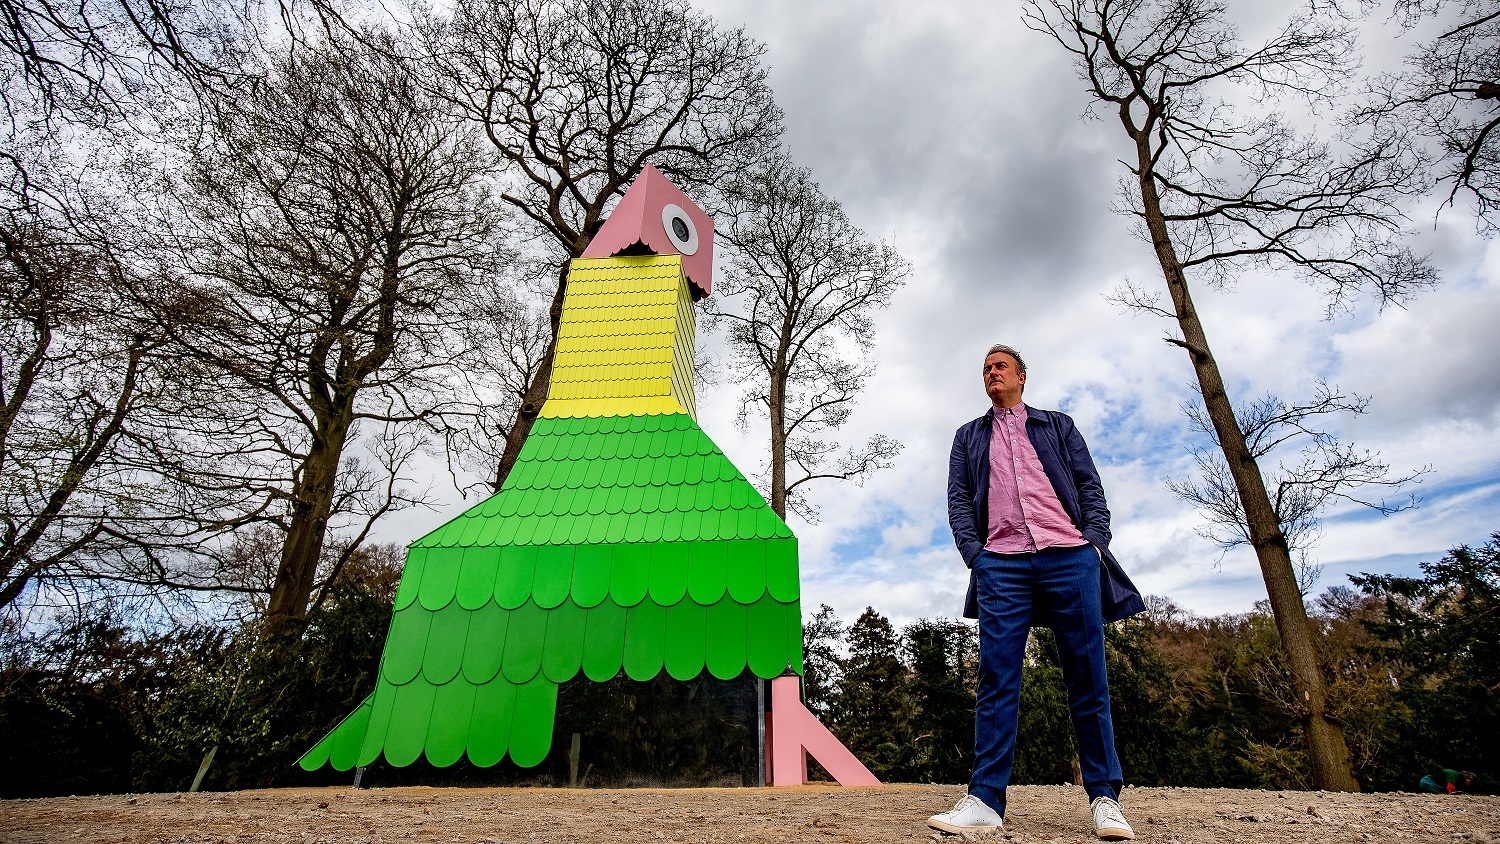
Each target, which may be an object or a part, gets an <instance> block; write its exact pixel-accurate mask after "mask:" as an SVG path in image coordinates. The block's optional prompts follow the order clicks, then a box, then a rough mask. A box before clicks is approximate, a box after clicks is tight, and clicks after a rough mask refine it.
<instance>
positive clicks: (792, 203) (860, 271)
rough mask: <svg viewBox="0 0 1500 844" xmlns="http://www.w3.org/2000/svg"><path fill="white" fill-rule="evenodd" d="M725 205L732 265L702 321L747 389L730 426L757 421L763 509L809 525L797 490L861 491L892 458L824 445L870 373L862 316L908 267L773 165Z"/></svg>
mask: <svg viewBox="0 0 1500 844" xmlns="http://www.w3.org/2000/svg"><path fill="white" fill-rule="evenodd" d="M726 206H727V208H726V211H727V213H726V214H725V215H724V217H723V219H724V220H725V226H724V233H723V234H724V239H725V240H726V241H728V242H729V243H730V244H731V246H732V247H733V249H732V251H731V253H730V254H731V256H732V258H731V263H730V266H729V271H728V273H727V276H726V278H725V279H724V280H723V281H722V282H720V285H719V290H720V293H721V299H720V300H719V303H718V304H716V305H715V306H714V310H712V311H710V313H711V315H712V319H713V320H715V321H719V322H723V323H724V324H726V325H727V331H726V334H727V337H728V340H729V346H730V348H731V349H733V350H734V352H735V353H736V356H735V358H734V359H733V361H732V363H731V366H732V367H733V368H734V370H735V373H736V375H737V376H739V380H740V381H741V382H742V383H744V384H746V385H747V386H746V390H745V393H744V397H743V398H742V400H741V405H740V424H741V425H743V424H745V422H746V420H747V418H748V414H749V413H750V412H751V411H752V410H753V411H754V412H756V413H760V412H764V413H765V414H766V416H767V418H768V419H769V421H770V434H771V437H770V446H771V449H770V452H771V454H770V471H769V481H770V483H769V492H770V496H769V498H770V503H771V509H772V510H775V511H776V513H777V515H779V516H781V517H782V518H786V514H787V512H788V511H791V512H794V513H797V514H798V515H800V516H802V517H803V518H804V519H807V520H809V521H813V520H815V519H816V517H817V508H815V507H814V506H813V505H812V504H811V503H810V502H809V501H808V500H807V497H806V494H805V493H806V487H805V486H804V485H805V484H808V483H810V482H812V481H815V480H820V479H830V478H831V479H839V480H853V481H855V482H856V483H859V482H862V481H863V480H864V478H865V477H866V476H867V475H868V474H869V473H870V472H872V471H874V470H875V469H878V468H885V467H888V466H889V465H890V463H891V460H892V459H893V458H895V456H896V455H897V454H898V453H899V452H900V450H901V444H900V443H898V442H896V441H895V440H892V439H891V438H889V437H886V436H884V435H876V436H873V437H871V438H870V440H869V442H867V443H865V444H864V446H862V447H859V448H853V449H843V448H840V446H839V445H838V444H837V443H836V442H832V441H830V440H828V439H826V435H827V434H828V433H829V432H831V431H833V430H834V429H837V428H839V427H841V426H843V425H844V423H846V422H847V421H849V415H850V413H851V412H852V411H853V409H854V404H855V401H856V399H857V398H858V396H859V393H860V391H861V390H862V389H863V388H864V385H865V382H866V380H868V378H869V377H870V375H871V374H872V373H873V372H874V364H873V363H872V362H871V360H870V356H871V352H872V351H873V349H874V345H875V326H874V322H873V319H872V317H873V312H874V311H876V310H878V309H881V308H885V307H887V306H889V305H890V302H891V296H892V295H894V294H895V292H896V291H897V290H899V289H900V288H901V286H902V285H903V284H904V283H905V280H906V276H907V273H908V272H909V271H910V265H909V264H908V263H907V262H906V261H905V260H904V259H903V258H902V257H901V256H900V255H898V254H897V253H896V250H895V249H894V248H893V247H891V246H890V245H888V244H886V243H876V242H873V241H870V240H869V239H867V238H866V237H865V234H864V232H862V231H860V230H859V229H858V228H856V227H855V226H854V224H853V223H851V222H849V218H848V217H847V216H846V215H845V214H844V209H843V208H842V207H841V206H840V205H839V203H838V202H837V201H836V200H834V199H832V198H830V197H829V196H827V195H826V194H824V193H823V190H822V188H820V187H819V186H818V184H817V182H815V181H813V179H812V176H811V174H810V173H809V172H808V171H807V170H806V169H804V168H800V167H797V166H796V165H794V164H792V163H791V162H790V161H789V160H787V159H786V158H785V157H784V156H779V157H777V158H774V159H772V160H770V161H769V162H768V163H767V164H765V165H763V166H762V167H760V168H757V169H755V170H753V171H751V172H749V173H747V174H745V176H744V177H743V178H740V179H737V180H736V181H735V182H734V183H733V184H732V186H731V187H730V188H729V189H728V190H727V191H726Z"/></svg>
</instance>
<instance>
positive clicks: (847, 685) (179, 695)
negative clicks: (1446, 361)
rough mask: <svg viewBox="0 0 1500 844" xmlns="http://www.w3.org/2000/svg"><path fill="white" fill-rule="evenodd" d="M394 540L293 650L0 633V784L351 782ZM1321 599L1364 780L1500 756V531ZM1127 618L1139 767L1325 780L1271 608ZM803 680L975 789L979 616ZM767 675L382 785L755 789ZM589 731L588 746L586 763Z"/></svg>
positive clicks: (904, 636) (1032, 747) (890, 763)
mask: <svg viewBox="0 0 1500 844" xmlns="http://www.w3.org/2000/svg"><path fill="white" fill-rule="evenodd" d="M393 551H394V549H386V551H385V552H384V553H374V554H364V555H361V556H360V557H359V558H358V559H357V560H355V561H353V562H352V563H351V565H349V566H348V567H346V571H345V573H344V574H343V575H342V576H341V578H340V580H339V581H338V583H337V585H336V587H335V589H334V590H333V593H332V594H331V596H330V599H329V600H328V601H327V602H325V604H324V605H323V607H321V608H320V609H319V610H318V612H317V613H316V614H315V615H314V617H313V619H312V621H311V624H310V626H309V628H308V630H307V634H306V635H305V636H304V637H303V638H302V640H301V641H300V643H299V644H298V646H297V648H296V650H295V651H294V652H292V653H290V654H278V655H274V656H273V655H268V654H267V653H266V651H265V650H264V649H262V648H258V647H257V646H256V645H257V642H258V636H259V631H258V629H257V628H255V626H254V625H253V624H247V625H244V626H241V627H216V626H199V627H190V628H181V629H173V630H170V631H165V632H162V631H155V632H153V631H152V630H151V629H142V628H140V627H137V626H135V625H134V624H133V622H132V619H131V618H130V617H127V615H128V614H127V613H124V612H123V611H122V610H121V609H120V608H119V607H118V606H115V605H111V604H102V605H97V606H94V607H92V608H90V609H87V610H83V611H77V612H74V613H70V614H67V615H65V616H62V617H59V618H57V619H55V620H54V622H53V623H51V624H50V625H47V626H44V627H42V628H39V629H28V628H23V627H21V626H20V625H19V624H18V623H15V622H11V623H10V626H8V627H6V628H4V629H3V630H0V736H4V738H5V741H4V742H3V744H0V754H3V760H0V795H3V796H6V797H20V796H41V795H56V794H85V793H96V792H122V791H180V790H185V789H186V788H187V787H188V785H189V784H190V783H191V782H192V781H193V778H194V776H195V774H196V772H197V771H198V769H199V767H200V765H201V763H202V760H203V758H204V755H205V754H206V753H207V751H208V750H209V748H217V750H216V751H215V753H214V758H213V762H212V764H211V765H210V766H209V769H208V772H207V774H206V776H205V777H204V780H203V787H204V788H207V789H237V788H254V787H265V786H277V785H294V784H314V783H324V784H328V783H336V782H344V783H347V782H349V781H350V780H351V778H352V775H351V774H348V773H338V772H332V771H326V770H325V771H321V772H318V773H316V774H307V773H304V772H302V771H300V770H298V769H296V768H295V767H294V762H295V761H296V759H297V758H298V756H300V754H301V753H302V752H303V751H305V750H306V749H307V748H308V747H310V746H311V745H312V744H313V743H314V742H315V741H316V740H317V739H318V738H319V737H320V736H321V735H322V734H323V733H324V732H326V731H327V730H328V729H329V728H331V727H332V726H333V725H334V724H335V723H336V722H337V721H338V719H339V718H341V717H342V716H343V715H344V713H346V712H348V711H349V710H350V709H352V708H353V707H354V705H356V704H357V703H358V702H359V701H360V700H361V699H362V698H363V697H364V696H365V695H366V694H368V692H369V691H370V689H371V688H373V685H374V677H375V669H376V666H377V664H378V661H379V657H380V646H381V643H382V642H383V641H384V636H385V629H386V626H387V625H388V623H389V617H390V603H391V600H392V598H393V595H394V590H395V586H396V583H397V581H398V579H399V567H398V565H397V563H396V560H397V559H398V555H397V554H395V553H392V552H393ZM1353 580H1354V585H1353V586H1352V587H1351V586H1343V585H1339V586H1334V587H1332V588H1329V589H1328V590H1327V591H1325V592H1324V593H1323V594H1322V595H1320V596H1318V597H1317V598H1316V599H1315V600H1313V601H1311V603H1310V607H1309V608H1310V610H1311V611H1312V615H1313V617H1314V624H1316V625H1317V626H1318V628H1319V629H1318V633H1319V634H1320V635H1319V641H1320V644H1321V647H1322V657H1323V661H1324V664H1325V669H1326V670H1327V672H1328V676H1329V677H1330V678H1331V679H1332V681H1333V682H1332V686H1331V693H1332V700H1333V701H1334V704H1335V710H1334V711H1335V712H1336V714H1337V715H1338V717H1339V719H1340V724H1341V726H1342V727H1343V730H1344V733H1345V736H1346V738H1347V740H1348V743H1349V746H1350V752H1351V756H1352V758H1353V760H1354V770H1355V774H1356V776H1357V777H1358V779H1359V781H1360V784H1361V786H1362V787H1364V788H1366V789H1370V790H1414V789H1415V787H1416V783H1417V780H1418V779H1420V778H1421V776H1422V775H1423V774H1424V773H1428V772H1431V771H1436V770H1437V769H1439V768H1442V767H1448V768H1463V769H1467V770H1473V771H1476V772H1478V773H1479V775H1480V779H1479V782H1478V787H1479V788H1478V790H1481V791H1489V792H1493V791H1494V790H1495V789H1494V778H1495V776H1496V774H1497V771H1500V766H1497V765H1496V764H1495V763H1496V761H1497V760H1500V731H1496V730H1495V729H1494V725H1495V724H1497V723H1500V703H1497V697H1496V692H1497V691H1500V623H1497V622H1500V534H1496V535H1495V537H1494V538H1493V539H1492V541H1491V542H1489V543H1488V544H1486V545H1484V546H1483V547H1480V548H1468V547H1459V548H1455V549H1453V550H1452V551H1451V552H1449V554H1448V555H1446V556H1445V557H1444V558H1443V559H1442V560H1440V561H1437V562H1433V563H1425V564H1423V566H1422V576H1420V577H1414V578H1404V577H1392V576H1364V577H1357V578H1354V579H1353ZM1149 605H1150V610H1149V612H1148V613H1147V614H1145V615H1144V616H1140V617H1137V618H1135V619H1131V620H1129V621H1125V622H1121V623H1117V624H1113V625H1110V626H1109V628H1108V659H1109V670H1110V687H1111V692H1112V697H1113V705H1114V718H1115V731H1116V736H1117V739H1118V744H1119V749H1120V754H1121V761H1122V763H1123V765H1124V769H1125V773H1126V778H1127V782H1128V783H1130V784H1134V785H1143V786H1144V785H1182V786H1196V787H1243V788H1288V789H1294V788H1306V787H1307V786H1308V781H1307V770H1308V767H1309V766H1308V764H1307V760H1306V758H1305V751H1304V750H1303V748H1304V744H1303V742H1302V741H1301V736H1300V730H1301V727H1300V722H1299V710H1298V707H1297V701H1296V700H1295V697H1294V696H1293V695H1292V694H1291V693H1290V688H1291V686H1290V681H1289V677H1288V674H1287V671H1286V668H1285V665H1284V663H1283V657H1282V654H1281V650H1280V648H1279V647H1278V642H1277V638H1276V636H1277V634H1276V628H1275V625H1274V624H1273V623H1272V620H1271V618H1270V617H1269V614H1268V612H1267V611H1266V610H1264V609H1263V608H1257V609H1256V611H1254V612H1250V613H1246V614H1239V615H1224V616H1216V617H1212V618H1200V617H1197V616H1194V615H1192V614H1190V613H1188V612H1186V611H1184V610H1182V609H1179V608H1178V607H1176V606H1175V605H1173V604H1171V603H1170V602H1169V601H1166V600H1162V599H1153V600H1151V601H1150V602H1149ZM804 635H805V641H806V650H807V659H806V663H807V669H808V671H807V677H806V697H807V701H808V705H809V706H810V707H811V708H812V709H814V711H816V712H817V713H818V714H819V716H820V717H822V718H823V720H824V721H825V722H826V723H828V724H829V725H830V726H831V727H832V729H833V730H834V732H835V733H836V734H838V735H839V737H840V738H841V739H842V740H843V741H844V742H845V743H846V744H847V745H848V746H849V747H850V749H852V750H853V751H854V752H855V753H856V754H857V755H858V756H859V757H860V758H861V759H862V760H864V761H865V763H866V764H867V765H869V767H870V768H871V770H873V771H874V772H875V773H876V775H877V776H879V777H881V779H883V780H885V781H887V782H941V783H962V782H966V781H967V779H968V775H969V768H970V765H971V764H972V750H973V748H972V733H973V700H974V684H975V665H976V662H977V653H978V651H977V647H978V642H977V638H976V631H975V629H974V627H973V626H972V625H971V624H968V623H964V622H958V621H951V620H946V619H935V620H921V621H917V622H914V623H912V624H910V625H908V626H906V627H905V628H904V629H901V630H897V629H896V628H895V627H894V626H893V625H892V624H891V623H890V621H889V620H888V619H887V618H885V617H884V616H882V615H881V614H880V613H879V612H877V611H875V610H874V609H867V610H866V611H865V612H864V613H863V614H862V615H861V616H860V617H859V618H858V619H856V620H855V621H854V622H853V624H851V625H849V626H847V627H845V626H844V625H843V624H842V623H841V622H840V621H839V620H838V619H837V618H836V617H835V616H834V614H833V612H832V610H830V609H829V608H828V607H823V608H822V610H821V611H820V612H818V613H817V614H816V615H815V616H814V617H813V618H812V620H811V621H810V622H809V623H808V624H807V625H806V630H805V634H804ZM1024 677H1025V679H1024V682H1023V687H1022V692H1021V694H1022V703H1021V725H1020V737H1019V740H1018V746H1017V752H1016V769H1015V781H1016V782H1017V783H1058V782H1071V781H1073V780H1074V779H1075V774H1074V770H1075V769H1074V752H1073V749H1072V740H1071V737H1070V728H1069V725H1068V718H1067V698H1066V693H1065V691H1064V689H1063V685H1062V678H1061V669H1060V668H1059V667H1058V663H1057V656H1056V648H1055V646H1054V644H1053V641H1052V637H1051V634H1050V633H1049V632H1048V631H1046V630H1037V631H1036V633H1035V635H1034V636H1033V638H1032V641H1031V642H1030V643H1029V645H1028V650H1027V665H1026V671H1025V675H1024ZM755 711H756V710H755V693H754V685H753V683H751V682H750V681H748V680H744V679H743V678H742V680H741V681H728V682H720V681H714V680H709V679H704V680H701V681H698V682H695V683H675V682H670V681H662V682H655V683H632V682H629V681H626V680H619V681H616V682H613V683H606V684H578V685H577V686H576V687H573V686H570V687H565V688H564V689H563V690H562V694H561V698H560V701H559V710H558V719H559V720H558V724H557V730H556V735H555V740H554V749H553V752H552V754H551V755H550V756H549V757H548V759H547V761H546V762H545V763H544V764H543V765H542V766H540V767H539V768H537V769H533V770H520V769H515V768H513V767H505V766H500V767H497V768H495V769H487V770H480V769H474V768H470V767H462V766H456V767H455V768H451V769H445V770H436V769H432V768H428V767H424V766H421V765H417V766H413V767H411V768H408V769H403V770H394V769H391V768H389V767H379V766H377V767H375V768H373V769H372V770H371V771H370V772H369V773H368V774H367V781H368V782H369V783H370V784H374V785H393V784H398V783H418V782H422V783H429V784H477V783H498V782H508V783H527V784H535V785H567V784H568V783H569V782H570V781H574V780H575V778H577V779H578V780H581V783H580V784H582V785H585V786H593V785H599V786H621V785H648V784H683V785H686V784H712V785H741V784H743V785H753V784H755V727H754V723H755V721H754V719H755ZM574 733H578V734H579V744H580V751H579V754H578V763H577V767H576V769H570V765H569V750H570V746H571V742H572V736H573V734H574Z"/></svg>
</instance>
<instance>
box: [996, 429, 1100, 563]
mask: <svg viewBox="0 0 1500 844" xmlns="http://www.w3.org/2000/svg"><path fill="white" fill-rule="evenodd" d="M989 510H990V512H989V537H988V539H987V541H986V542H985V544H984V550H986V551H992V552H994V553H996V554H1024V553H1026V552H1027V551H1036V550H1038V549H1041V548H1077V547H1079V546H1082V545H1087V544H1088V540H1086V539H1084V538H1083V534H1081V533H1079V532H1078V528H1076V527H1074V526H1073V520H1072V519H1070V518H1068V511H1066V510H1064V509H1063V506H1062V502H1060V501H1058V500H1057V493H1056V492H1054V491H1053V489H1052V482H1051V481H1049V480H1047V472H1046V470H1045V469H1043V468H1042V461H1041V459H1040V458H1038V457H1037V456H1036V449H1035V448H1034V447H1033V446H1032V445H1031V439H1030V438H1029V437H1027V436H1026V405H1024V404H1021V403H1019V402H1018V403H1017V404H1016V406H1015V407H1011V408H999V407H997V408H995V421H994V424H992V425H991V426H990V490H989Z"/></svg>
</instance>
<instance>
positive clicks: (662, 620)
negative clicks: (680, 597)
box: [624, 601, 667, 680]
mask: <svg viewBox="0 0 1500 844" xmlns="http://www.w3.org/2000/svg"><path fill="white" fill-rule="evenodd" d="M666 638H667V611H666V608H665V607H663V606H662V605H660V604H657V603H654V602H652V601H642V602H641V603H639V604H636V605H635V606H633V607H631V608H630V610H629V612H628V613H627V614H626V617H625V661H624V662H625V664H624V668H625V673H626V674H627V675H629V677H630V679H632V680H650V679H651V678H652V677H655V676H656V675H657V674H660V673H661V669H662V662H663V660H664V659H665V656H666V655H665V654H664V653H663V652H662V651H663V648H664V647H665V645H666Z"/></svg>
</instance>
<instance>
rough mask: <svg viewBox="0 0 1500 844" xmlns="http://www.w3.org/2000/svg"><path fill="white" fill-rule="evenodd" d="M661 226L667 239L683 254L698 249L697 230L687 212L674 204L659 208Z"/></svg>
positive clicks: (691, 252) (688, 253)
mask: <svg viewBox="0 0 1500 844" xmlns="http://www.w3.org/2000/svg"><path fill="white" fill-rule="evenodd" d="M661 227H662V228H664V229H666V230H667V239H668V240H670V241H672V245H673V246H675V247H677V251H679V252H681V253H682V254H684V255H691V254H693V253H694V252H697V251H698V230H697V229H696V228H695V227H694V226H693V221H692V219H691V218H689V217H688V215H687V212H686V211H684V210H682V209H681V208H679V207H677V206H676V205H668V206H667V207H665V208H663V209H661Z"/></svg>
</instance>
